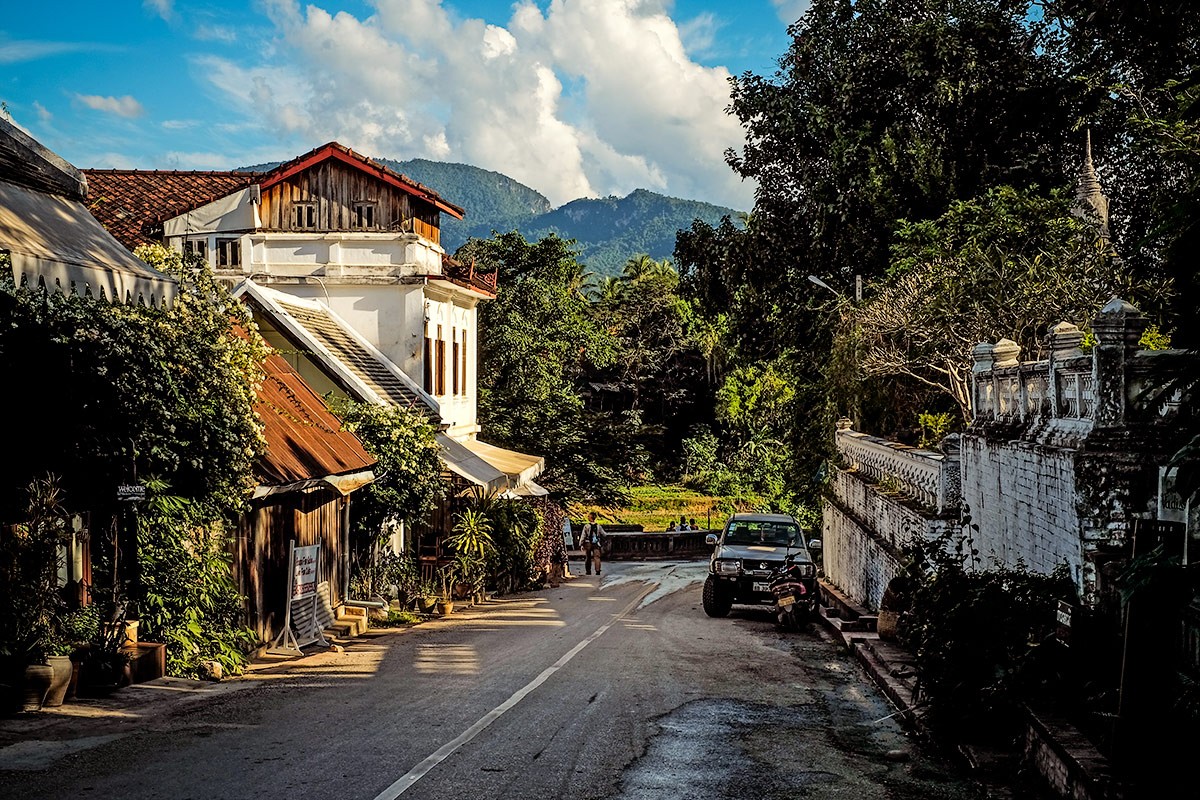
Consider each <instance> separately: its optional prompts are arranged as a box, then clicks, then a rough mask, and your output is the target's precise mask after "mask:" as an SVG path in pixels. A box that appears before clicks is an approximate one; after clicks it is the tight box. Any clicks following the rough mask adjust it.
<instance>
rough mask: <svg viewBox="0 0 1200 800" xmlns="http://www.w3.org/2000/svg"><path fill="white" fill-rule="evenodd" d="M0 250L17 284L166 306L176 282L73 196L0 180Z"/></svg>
mask: <svg viewBox="0 0 1200 800" xmlns="http://www.w3.org/2000/svg"><path fill="white" fill-rule="evenodd" d="M0 250H3V251H6V252H8V254H9V256H10V258H11V260H12V272H13V281H14V282H15V283H16V285H17V286H20V285H21V284H22V282H23V281H24V282H27V283H28V284H29V285H30V286H37V285H39V283H43V282H44V284H45V286H46V288H48V289H51V290H58V291H62V292H64V293H67V294H78V295H85V294H91V295H92V296H93V297H104V298H105V299H107V300H109V301H111V302H138V301H142V302H145V303H147V304H150V305H156V306H162V305H170V304H171V303H173V302H174V300H175V296H176V294H177V293H178V291H179V284H178V282H177V281H176V280H175V279H174V278H172V277H171V276H169V275H166V274H164V273H162V272H160V271H158V270H156V269H154V268H153V267H151V266H150V265H149V264H146V263H145V262H144V261H142V260H140V259H138V258H136V257H134V255H133V254H132V253H130V252H129V251H128V250H126V249H125V248H124V246H122V245H121V243H120V242H118V241H117V240H116V239H114V238H113V237H112V236H111V235H110V234H109V233H108V231H106V230H104V228H103V227H102V226H101V225H100V223H99V222H98V221H97V220H96V218H95V217H93V216H92V214H91V212H89V211H88V210H87V208H86V207H85V206H84V205H83V203H81V202H79V201H78V200H72V199H70V198H67V197H64V196H62V195H56V194H46V193H44V192H38V191H34V190H32V189H26V188H24V187H21V186H17V185H15V184H12V183H8V182H5V181H0Z"/></svg>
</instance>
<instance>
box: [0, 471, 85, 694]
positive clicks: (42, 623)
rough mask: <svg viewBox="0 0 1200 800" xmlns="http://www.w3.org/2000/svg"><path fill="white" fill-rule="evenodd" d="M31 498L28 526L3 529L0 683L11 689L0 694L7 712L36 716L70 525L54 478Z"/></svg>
mask: <svg viewBox="0 0 1200 800" xmlns="http://www.w3.org/2000/svg"><path fill="white" fill-rule="evenodd" d="M28 494H29V505H28V508H27V512H26V521H25V522H23V523H21V524H17V525H7V526H4V528H3V529H0V576H3V579H0V684H5V685H6V686H7V687H8V691H7V692H6V693H5V692H3V691H0V694H7V698H8V702H6V703H5V704H4V705H5V706H6V710H23V711H37V710H38V709H39V708H41V706H42V703H43V700H44V699H45V695H46V693H47V691H48V689H49V685H50V682H51V681H52V680H53V674H54V672H53V669H52V668H51V667H50V665H49V664H48V663H47V658H48V657H49V656H50V655H51V651H52V650H53V649H54V647H55V645H54V642H55V641H56V639H57V636H58V631H59V620H60V618H61V615H62V613H63V612H64V610H65V607H66V603H65V602H64V600H63V596H62V594H61V591H60V588H61V587H60V586H59V583H58V574H59V566H60V560H61V559H60V555H59V553H60V546H61V545H63V544H65V543H66V542H67V541H68V539H69V537H70V531H71V525H70V515H69V514H68V513H67V512H66V511H65V510H64V509H63V506H62V496H61V491H60V489H59V488H58V482H57V479H56V478H55V477H54V476H52V475H50V476H47V477H45V478H39V479H37V480H35V481H33V482H32V483H31V484H30V486H29V488H28ZM12 701H17V704H14V703H13V702H12Z"/></svg>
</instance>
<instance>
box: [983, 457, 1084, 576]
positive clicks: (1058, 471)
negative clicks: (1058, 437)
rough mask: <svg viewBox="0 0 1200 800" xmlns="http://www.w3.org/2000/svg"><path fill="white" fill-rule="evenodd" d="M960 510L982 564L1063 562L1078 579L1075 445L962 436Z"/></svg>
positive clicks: (1038, 566)
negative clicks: (1070, 447)
mask: <svg viewBox="0 0 1200 800" xmlns="http://www.w3.org/2000/svg"><path fill="white" fill-rule="evenodd" d="M961 458H962V502H963V513H964V515H966V516H969V517H970V524H969V527H968V528H967V529H965V530H967V531H968V532H969V533H970V534H971V536H972V538H973V539H974V544H975V549H977V550H979V557H980V559H981V561H982V563H981V564H980V566H981V567H982V568H984V569H987V568H990V567H992V566H994V565H995V564H1001V565H1005V566H1013V565H1016V564H1018V563H1024V564H1025V566H1026V567H1028V568H1029V569H1031V570H1033V571H1034V572H1051V571H1052V570H1053V569H1054V568H1055V567H1057V566H1058V565H1060V564H1067V565H1068V566H1069V567H1070V568H1071V574H1072V575H1073V576H1074V577H1075V579H1076V581H1080V580H1081V579H1082V568H1083V551H1082V547H1081V543H1080V535H1079V532H1080V523H1079V515H1078V513H1077V512H1076V501H1077V497H1078V494H1077V492H1076V487H1075V459H1074V451H1072V450H1067V449H1057V448H1044V447H1037V446H1031V445H1028V444H1026V443H1024V442H1020V441H1016V442H1009V441H1000V442H997V441H992V440H990V439H988V438H986V437H984V436H976V435H971V434H969V433H968V434H967V435H965V436H963V437H962V453H961Z"/></svg>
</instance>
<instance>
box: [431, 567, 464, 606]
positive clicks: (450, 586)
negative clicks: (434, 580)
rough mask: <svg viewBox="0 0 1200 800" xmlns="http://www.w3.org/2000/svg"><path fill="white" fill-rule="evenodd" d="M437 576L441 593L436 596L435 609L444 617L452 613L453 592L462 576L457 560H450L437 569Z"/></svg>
mask: <svg viewBox="0 0 1200 800" xmlns="http://www.w3.org/2000/svg"><path fill="white" fill-rule="evenodd" d="M438 577H439V578H440V579H441V584H442V593H441V595H440V596H439V597H438V601H437V610H438V613H439V614H441V615H442V616H443V617H446V616H449V615H450V614H452V613H454V592H455V591H456V590H457V588H458V583H459V581H460V580H461V578H462V573H461V571H460V565H459V563H458V561H457V560H455V561H451V562H450V563H448V564H445V565H443V566H442V567H441V568H440V569H438Z"/></svg>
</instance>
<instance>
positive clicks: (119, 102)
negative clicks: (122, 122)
mask: <svg viewBox="0 0 1200 800" xmlns="http://www.w3.org/2000/svg"><path fill="white" fill-rule="evenodd" d="M75 99H76V100H78V101H79V102H81V103H83V104H84V105H85V106H87V107H88V108H91V109H95V110H96V111H103V112H105V113H106V114H116V115H117V116H118V117H126V118H128V119H132V118H134V117H140V116H142V114H144V113H146V110H145V109H144V108H142V104H141V103H139V102H138V101H137V100H135V99H134V98H133V97H131V96H130V95H125V96H124V97H103V96H101V95H96V94H77V95H75Z"/></svg>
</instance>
